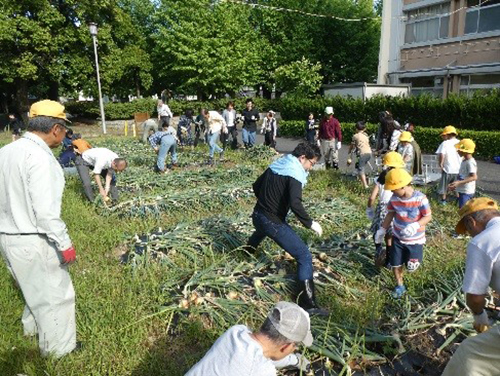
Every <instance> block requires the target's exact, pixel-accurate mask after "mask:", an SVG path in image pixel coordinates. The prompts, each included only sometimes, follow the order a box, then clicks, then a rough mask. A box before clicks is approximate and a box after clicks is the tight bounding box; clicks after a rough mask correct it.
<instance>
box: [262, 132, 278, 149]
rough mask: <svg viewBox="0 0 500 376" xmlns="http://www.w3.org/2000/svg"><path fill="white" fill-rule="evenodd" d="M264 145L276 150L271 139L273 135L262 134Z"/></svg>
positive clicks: (274, 141)
mask: <svg viewBox="0 0 500 376" xmlns="http://www.w3.org/2000/svg"><path fill="white" fill-rule="evenodd" d="M264 145H266V146H270V147H272V148H273V149H274V148H276V140H275V139H274V138H273V134H272V133H271V132H266V133H265V134H264Z"/></svg>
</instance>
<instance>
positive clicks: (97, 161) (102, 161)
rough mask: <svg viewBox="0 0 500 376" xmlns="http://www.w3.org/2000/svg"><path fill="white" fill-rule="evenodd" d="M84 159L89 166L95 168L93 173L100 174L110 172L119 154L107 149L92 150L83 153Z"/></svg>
mask: <svg viewBox="0 0 500 376" xmlns="http://www.w3.org/2000/svg"><path fill="white" fill-rule="evenodd" d="M82 158H83V160H84V161H85V162H87V163H88V164H89V165H91V166H94V169H93V170H92V172H93V173H94V174H100V173H101V172H102V170H109V169H110V168H111V164H112V163H113V161H114V160H115V159H116V158H118V154H116V153H115V152H112V151H111V150H109V149H106V148H92V149H89V150H85V151H84V152H83V153H82Z"/></svg>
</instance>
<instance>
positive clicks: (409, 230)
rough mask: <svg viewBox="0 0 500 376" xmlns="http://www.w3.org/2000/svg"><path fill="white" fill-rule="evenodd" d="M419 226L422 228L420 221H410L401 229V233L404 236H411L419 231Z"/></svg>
mask: <svg viewBox="0 0 500 376" xmlns="http://www.w3.org/2000/svg"><path fill="white" fill-rule="evenodd" d="M419 228H420V223H418V222H413V223H410V224H409V225H408V226H406V227H405V228H404V229H402V230H401V235H402V236H404V237H405V238H410V237H412V236H413V235H415V234H416V233H417V232H418V229H419Z"/></svg>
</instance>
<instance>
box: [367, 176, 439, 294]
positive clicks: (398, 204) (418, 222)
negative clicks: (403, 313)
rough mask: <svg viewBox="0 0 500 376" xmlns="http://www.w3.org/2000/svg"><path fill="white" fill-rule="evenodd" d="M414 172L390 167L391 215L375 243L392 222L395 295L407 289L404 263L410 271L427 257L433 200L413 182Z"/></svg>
mask: <svg viewBox="0 0 500 376" xmlns="http://www.w3.org/2000/svg"><path fill="white" fill-rule="evenodd" d="M411 182H412V176H411V175H410V174H409V173H408V172H407V171H406V170H404V169H402V168H395V169H393V170H391V171H389V172H388V173H387V175H386V177H385V185H384V188H385V189H386V190H390V191H392V197H391V199H390V200H389V203H388V204H387V212H388V213H387V216H386V217H385V219H384V223H382V226H381V228H380V229H379V230H378V231H377V233H376V234H375V243H376V244H381V243H382V241H383V240H384V236H385V234H386V232H387V230H388V229H389V227H390V225H391V223H392V242H393V248H392V250H391V254H390V257H389V260H390V263H391V266H392V271H393V272H394V277H395V278H396V283H397V285H396V287H395V289H394V293H393V296H394V298H401V297H402V296H403V295H404V293H405V292H406V287H405V285H404V284H403V267H404V266H406V269H407V270H408V272H410V273H411V272H414V271H416V270H417V269H418V268H419V267H420V265H421V264H422V261H423V256H424V244H425V226H426V225H427V224H428V223H429V222H430V221H431V218H432V215H431V207H430V205H429V200H428V199H427V197H426V196H425V194H423V193H422V192H420V191H417V190H416V189H414V188H413V187H412V186H411Z"/></svg>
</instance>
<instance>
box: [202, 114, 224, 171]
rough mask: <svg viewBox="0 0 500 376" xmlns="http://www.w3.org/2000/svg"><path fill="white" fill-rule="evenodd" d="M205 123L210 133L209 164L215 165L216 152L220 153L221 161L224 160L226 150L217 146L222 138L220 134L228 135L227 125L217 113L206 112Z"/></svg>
mask: <svg viewBox="0 0 500 376" xmlns="http://www.w3.org/2000/svg"><path fill="white" fill-rule="evenodd" d="M203 116H204V117H205V123H206V124H207V130H206V131H207V132H208V135H207V136H208V147H209V152H208V164H210V165H211V164H213V163H214V154H215V152H217V153H220V160H223V159H224V149H222V148H221V147H220V146H219V145H217V141H218V140H219V138H220V133H221V132H222V133H223V134H224V135H226V134H227V124H226V121H225V120H224V118H223V117H222V116H221V114H219V113H218V112H217V111H205V113H204V115H203Z"/></svg>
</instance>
